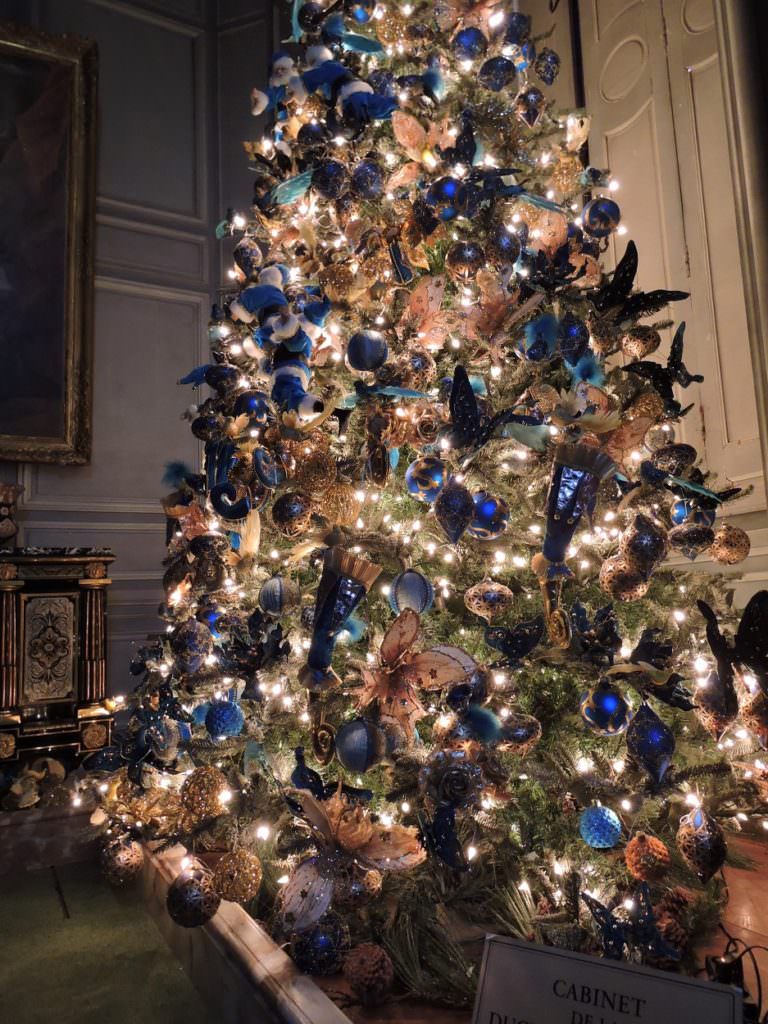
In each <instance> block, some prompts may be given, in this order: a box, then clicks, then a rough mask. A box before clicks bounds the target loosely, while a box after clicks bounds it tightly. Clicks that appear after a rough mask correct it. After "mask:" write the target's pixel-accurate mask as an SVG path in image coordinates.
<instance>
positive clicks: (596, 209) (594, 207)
mask: <svg viewBox="0 0 768 1024" xmlns="http://www.w3.org/2000/svg"><path fill="white" fill-rule="evenodd" d="M620 220H621V210H620V209H619V204H618V203H615V202H614V201H613V200H612V199H607V198H606V197H605V196H600V197H598V198H597V199H593V200H591V201H590V202H589V203H587V205H586V206H585V207H584V209H583V210H582V211H581V221H582V224H583V225H584V230H585V231H586V232H587V234H589V235H592V237H593V238H607V237H608V235H610V233H611V232H612V231H615V230H616V228H617V227H618V226H619V221H620Z"/></svg>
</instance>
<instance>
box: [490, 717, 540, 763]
mask: <svg viewBox="0 0 768 1024" xmlns="http://www.w3.org/2000/svg"><path fill="white" fill-rule="evenodd" d="M541 735H542V728H541V722H540V721H539V720H538V718H535V717H534V716H533V715H525V714H523V713H522V712H521V711H510V712H509V714H508V715H507V716H506V717H504V718H502V726H501V743H500V745H501V746H502V747H503V748H504V749H505V750H509V751H511V752H512V753H513V754H517V756H518V757H524V756H525V755H526V754H527V753H529V751H531V750H533V748H534V747H535V746H536V744H537V743H538V742H539V740H540V739H541Z"/></svg>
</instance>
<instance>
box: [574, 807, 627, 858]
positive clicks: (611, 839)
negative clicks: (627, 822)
mask: <svg viewBox="0 0 768 1024" xmlns="http://www.w3.org/2000/svg"><path fill="white" fill-rule="evenodd" d="M579 834H580V836H581V838H582V839H583V840H584V842H585V843H586V844H587V846H591V847H592V849H593V850H610V849H612V848H613V847H614V846H616V844H617V843H618V842H619V840H620V839H621V820H620V819H619V816H618V814H616V812H615V811H612V810H611V809H610V807H604V806H603V805H602V804H597V805H595V806H594V807H585V808H584V810H583V811H582V812H581V817H580V818H579Z"/></svg>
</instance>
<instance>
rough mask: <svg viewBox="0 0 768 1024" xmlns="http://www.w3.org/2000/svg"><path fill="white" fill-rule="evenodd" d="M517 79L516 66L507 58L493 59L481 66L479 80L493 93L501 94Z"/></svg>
mask: <svg viewBox="0 0 768 1024" xmlns="http://www.w3.org/2000/svg"><path fill="white" fill-rule="evenodd" d="M516 77H517V71H516V70H515V65H514V64H513V63H512V61H511V60H507V58H506V57H491V58H490V59H489V60H487V61H485V63H484V64H483V65H482V66H481V68H480V71H479V72H478V75H477V80H478V82H479V83H480V85H482V86H483V87H484V88H485V89H490V90H491V92H501V90H502V89H504V88H506V86H508V85H509V84H510V83H511V82H514V80H515V78H516Z"/></svg>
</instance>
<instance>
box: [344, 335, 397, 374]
mask: <svg viewBox="0 0 768 1024" xmlns="http://www.w3.org/2000/svg"><path fill="white" fill-rule="evenodd" d="M388 354H389V348H388V346H387V339H386V338H385V337H384V335H383V334H381V333H380V332H379V331H357V332H356V333H355V334H353V335H352V337H351V338H350V339H349V343H348V345H347V362H348V363H349V365H350V366H351V367H352V369H353V370H378V368H379V367H380V366H383V365H384V363H385V362H386V361H387V355H388Z"/></svg>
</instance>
